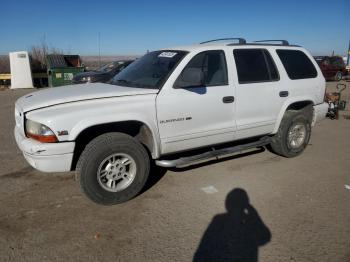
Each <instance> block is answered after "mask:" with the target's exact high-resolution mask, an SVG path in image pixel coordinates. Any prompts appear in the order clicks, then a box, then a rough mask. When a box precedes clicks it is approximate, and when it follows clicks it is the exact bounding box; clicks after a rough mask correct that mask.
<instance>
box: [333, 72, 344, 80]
mask: <svg viewBox="0 0 350 262" xmlns="http://www.w3.org/2000/svg"><path fill="white" fill-rule="evenodd" d="M342 78H343V73H342V72H340V71H338V72H337V73H336V74H335V76H334V80H335V81H338V82H339V81H340V80H342Z"/></svg>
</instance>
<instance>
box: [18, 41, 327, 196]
mask: <svg viewBox="0 0 350 262" xmlns="http://www.w3.org/2000/svg"><path fill="white" fill-rule="evenodd" d="M245 48H264V49H266V50H268V51H269V52H270V53H271V56H272V58H273V59H274V61H275V63H276V66H277V68H278V71H279V76H280V80H279V81H275V82H264V83H251V84H240V83H239V82H238V80H237V79H238V77H237V70H236V65H235V60H234V57H233V55H232V53H233V50H234V49H245ZM276 49H292V50H300V51H302V52H304V53H305V54H306V55H307V56H309V57H310V59H311V61H312V63H314V65H315V67H316V70H317V72H318V76H317V77H316V78H312V79H299V80H291V79H289V77H288V75H287V73H286V72H285V69H284V67H283V65H282V63H281V61H280V60H279V57H278V56H277V55H276ZM169 50H170V51H169ZM176 50H187V51H189V54H187V55H186V56H185V57H184V58H183V59H182V60H181V62H180V63H179V64H178V65H177V66H176V68H174V70H173V71H172V73H171V75H170V76H169V78H168V79H167V81H166V82H165V83H164V85H163V87H162V88H161V90H157V89H147V88H132V87H122V86H116V85H110V84H102V83H91V84H83V85H73V86H65V87H56V88H50V89H46V90H41V91H38V92H35V93H32V94H28V95H25V96H23V97H22V98H20V99H18V100H17V102H16V108H15V119H16V131H15V134H16V136H15V137H16V141H17V144H18V146H19V147H20V149H21V150H22V151H23V153H24V156H25V158H26V159H27V161H28V162H29V163H30V164H31V165H32V166H33V167H35V168H36V169H39V170H41V171H46V172H59V171H69V169H70V166H71V161H72V157H73V150H72V148H73V146H74V143H75V142H74V141H75V140H76V138H77V136H78V135H79V134H80V133H81V132H82V131H83V130H85V129H87V128H89V127H91V126H96V125H99V124H109V123H117V122H123V121H138V122H140V123H143V124H144V126H146V127H147V130H149V131H150V133H151V135H150V136H151V137H152V140H153V144H152V146H153V150H152V152H151V153H152V158H153V159H159V158H161V157H162V156H163V155H166V154H169V153H173V152H180V151H186V150H191V149H194V148H198V147H203V146H211V145H216V144H221V143H225V142H231V141H234V140H237V139H242V138H249V137H253V136H260V135H267V134H275V133H276V132H277V130H278V128H279V125H280V122H281V119H282V117H283V115H284V113H285V110H286V108H287V107H288V106H289V105H290V104H291V103H294V102H298V101H312V102H313V104H315V105H318V104H322V102H323V95H324V90H325V80H324V77H323V75H322V72H321V71H320V69H319V67H318V66H317V64H316V62H315V61H314V59H313V58H312V57H311V55H310V54H309V53H308V52H307V51H306V50H305V49H303V48H300V47H295V46H269V45H267V46H264V45H259V47H257V46H256V45H248V44H247V45H242V46H241V45H237V46H227V45H221V46H220V45H195V46H190V47H187V48H185V47H184V48H176V49H174V48H173V49H167V50H164V51H162V53H161V56H162V57H171V56H172V55H175V54H176V52H177V51H176ZM210 50H222V51H223V52H224V53H225V57H226V61H227V71H228V72H229V73H228V83H227V85H222V86H208V87H202V88H197V89H195V90H193V89H191V90H190V89H184V88H182V89H181V88H174V83H175V82H176V80H177V78H178V77H179V76H180V74H181V72H182V71H183V69H184V68H185V67H186V66H187V65H188V63H190V61H191V59H193V58H194V57H195V56H196V55H197V54H199V53H201V52H203V51H210ZM27 69H28V70H27V71H28V72H30V67H29V64H28V67H27ZM21 87H24V86H21ZM280 91H288V92H289V96H288V97H287V98H281V97H279V92H280ZM225 96H234V98H235V100H234V103H223V97H225ZM281 101H282V102H281ZM326 110H327V105H326V104H322V105H321V106H315V115H316V117H317V119H319V118H324V117H325V115H324V114H325V112H326ZM24 115H25V116H26V118H27V119H29V120H32V121H35V122H38V123H41V124H44V125H46V126H48V127H49V128H50V129H51V130H52V131H53V132H55V134H56V135H57V138H58V139H59V141H60V142H65V143H52V144H45V143H39V142H37V141H35V140H33V139H29V138H27V137H25V134H24V125H23V123H24V121H23V118H24ZM61 130H66V131H68V135H63V136H59V135H58V131H61ZM37 143H39V144H40V145H39V146H38V145H37ZM43 148H47V151H44V152H45V153H40V154H39V153H38V152H39V151H40V152H42V151H41V150H42V149H43ZM49 149H50V151H49ZM44 154H45V155H44ZM46 154H47V155H46ZM206 189H207V191H205V190H206ZM202 190H203V191H204V192H208V190H209V193H215V192H217V190H216V189H215V188H214V187H207V188H203V189H202Z"/></svg>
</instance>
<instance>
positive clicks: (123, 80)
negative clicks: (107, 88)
mask: <svg viewBox="0 0 350 262" xmlns="http://www.w3.org/2000/svg"><path fill="white" fill-rule="evenodd" d="M113 83H115V84H116V83H123V84H126V85H130V84H131V82H130V81H128V80H126V79H118V80H115V81H113Z"/></svg>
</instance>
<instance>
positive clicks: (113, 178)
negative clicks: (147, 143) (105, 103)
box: [76, 133, 150, 205]
mask: <svg viewBox="0 0 350 262" xmlns="http://www.w3.org/2000/svg"><path fill="white" fill-rule="evenodd" d="M149 170H150V161H149V156H148V154H147V151H146V150H145V148H144V147H143V146H142V145H141V144H140V143H139V142H138V141H137V140H135V139H134V138H133V137H131V136H129V135H126V134H122V133H107V134H103V135H101V136H99V137H97V138H95V139H93V140H92V141H91V142H90V143H89V144H88V145H87V146H86V148H85V150H84V151H83V153H82V154H81V156H80V158H79V161H78V164H77V169H76V172H77V175H78V177H79V180H80V186H81V189H82V191H83V192H84V193H85V194H86V196H87V197H88V198H90V199H91V200H92V201H94V202H96V203H99V204H103V205H113V204H118V203H122V202H125V201H127V200H129V199H131V198H133V197H134V196H136V195H137V194H138V193H139V192H140V191H141V190H142V188H143V186H144V185H145V183H146V181H147V178H148V175H149Z"/></svg>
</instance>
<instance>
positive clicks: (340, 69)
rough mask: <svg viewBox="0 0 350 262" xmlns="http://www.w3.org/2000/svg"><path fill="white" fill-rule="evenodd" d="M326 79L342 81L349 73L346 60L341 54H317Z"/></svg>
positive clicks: (316, 58) (317, 60)
mask: <svg viewBox="0 0 350 262" xmlns="http://www.w3.org/2000/svg"><path fill="white" fill-rule="evenodd" d="M314 58H315V60H316V62H317V64H318V65H319V67H320V68H321V71H322V73H323V76H324V78H325V79H326V80H335V81H340V80H341V79H342V78H343V76H345V75H346V74H347V71H346V66H345V63H344V60H343V58H342V57H340V56H315V57H314Z"/></svg>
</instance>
